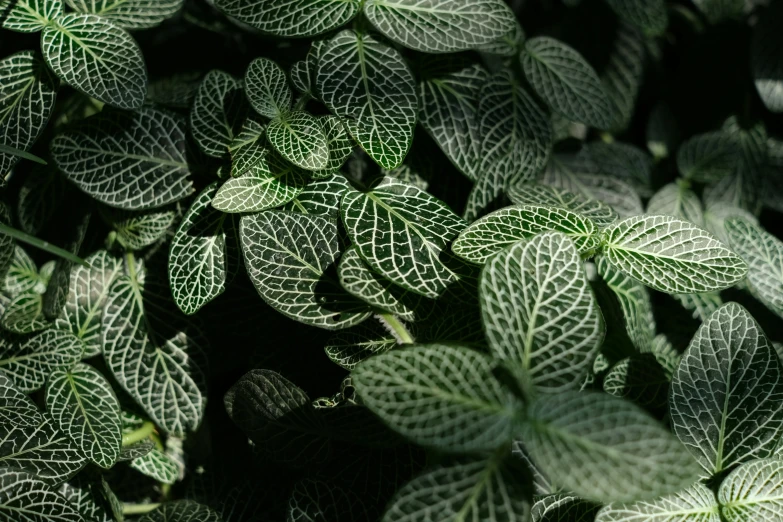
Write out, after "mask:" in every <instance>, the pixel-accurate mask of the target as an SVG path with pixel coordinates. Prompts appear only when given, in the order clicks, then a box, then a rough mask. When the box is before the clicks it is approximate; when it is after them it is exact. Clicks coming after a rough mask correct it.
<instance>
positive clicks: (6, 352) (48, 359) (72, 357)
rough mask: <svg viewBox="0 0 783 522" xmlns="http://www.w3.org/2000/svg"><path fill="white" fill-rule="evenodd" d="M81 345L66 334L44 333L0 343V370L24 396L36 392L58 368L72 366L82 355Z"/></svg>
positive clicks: (53, 331) (4, 339)
mask: <svg viewBox="0 0 783 522" xmlns="http://www.w3.org/2000/svg"><path fill="white" fill-rule="evenodd" d="M83 349H84V348H83V345H82V342H81V341H80V340H79V339H78V338H76V337H75V336H73V335H72V334H70V333H68V332H61V331H58V330H46V331H44V332H41V333H39V334H37V335H34V336H32V337H30V338H23V339H19V338H12V337H8V336H5V337H3V338H2V339H1V340H0V353H1V354H2V355H0V357H2V358H0V370H2V371H3V372H5V374H6V375H7V376H8V377H10V378H11V380H13V381H14V384H16V387H17V388H19V390H20V391H22V392H24V393H29V392H32V391H35V390H37V389H38V388H40V387H41V386H43V384H44V383H45V382H46V378H47V377H48V376H49V374H51V373H52V372H53V371H54V370H56V369H58V368H63V369H68V368H71V367H73V365H74V364H76V363H77V362H78V361H79V359H80V358H81V356H82V351H83Z"/></svg>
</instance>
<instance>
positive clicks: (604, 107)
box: [521, 36, 615, 129]
mask: <svg viewBox="0 0 783 522" xmlns="http://www.w3.org/2000/svg"><path fill="white" fill-rule="evenodd" d="M521 60H522V68H523V69H524V71H525V76H526V78H527V79H528V81H529V82H530V85H531V86H532V87H533V90H534V91H536V94H538V95H539V96H541V97H542V98H543V99H544V100H545V101H546V103H547V104H548V105H549V107H550V108H551V109H552V110H553V111H555V112H558V113H559V114H562V115H563V116H564V117H566V118H568V119H569V120H574V121H578V122H581V123H585V124H587V125H590V126H592V127H597V128H599V129H606V128H608V127H609V126H611V124H612V120H613V119H614V109H615V108H614V105H613V104H612V102H611V100H610V99H609V96H608V95H607V94H606V91H605V90H604V87H603V85H602V84H601V80H600V79H599V78H598V75H597V74H596V72H595V70H594V69H593V68H592V67H591V66H590V64H589V63H587V61H586V60H585V59H584V58H583V57H582V55H581V54H579V53H578V52H577V51H576V50H574V49H573V48H571V47H569V46H568V45H566V44H564V43H563V42H560V41H558V40H555V39H554V38H549V37H546V36H539V37H536V38H531V39H530V40H528V41H527V42H525V49H524V51H523V52H522V54H521Z"/></svg>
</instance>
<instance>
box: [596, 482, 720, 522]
mask: <svg viewBox="0 0 783 522" xmlns="http://www.w3.org/2000/svg"><path fill="white" fill-rule="evenodd" d="M595 521H596V522H642V521H644V522H720V521H721V518H720V515H719V514H718V503H717V501H716V500H715V493H713V492H712V491H710V490H709V489H708V488H707V487H706V486H704V485H702V484H700V483H696V484H693V485H691V486H689V487H688V488H686V489H683V490H682V491H679V492H677V493H673V494H671V495H666V496H664V497H661V498H657V499H655V500H648V501H645V502H633V503H625V504H610V505H608V506H606V507H604V508H603V509H602V510H601V511H599V512H598V516H597V517H596V519H595Z"/></svg>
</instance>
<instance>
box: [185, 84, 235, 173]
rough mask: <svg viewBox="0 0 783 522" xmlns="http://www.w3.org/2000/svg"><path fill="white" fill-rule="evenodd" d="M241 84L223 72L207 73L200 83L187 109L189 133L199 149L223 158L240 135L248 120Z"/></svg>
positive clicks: (209, 154)
mask: <svg viewBox="0 0 783 522" xmlns="http://www.w3.org/2000/svg"><path fill="white" fill-rule="evenodd" d="M247 103H248V102H247V98H246V97H245V92H244V90H243V89H242V81H241V80H238V79H236V78H234V77H233V76H231V75H230V74H227V73H224V72H223V71H218V70H215V71H210V72H209V73H207V75H206V76H205V77H204V79H203V80H202V81H201V85H199V88H198V92H197V93H196V98H195V100H193V106H192V107H191V109H190V131H191V132H192V133H193V137H194V138H195V140H196V143H198V146H199V148H200V149H201V150H202V151H203V152H204V154H207V155H208V156H212V157H215V158H220V157H222V156H223V155H224V154H225V153H226V152H228V149H229V147H231V146H232V144H233V142H234V138H235V137H237V136H238V135H239V134H240V132H241V131H242V126H243V124H244V123H245V117H246V116H247V109H248V107H247Z"/></svg>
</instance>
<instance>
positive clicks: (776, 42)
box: [750, 4, 783, 113]
mask: <svg viewBox="0 0 783 522" xmlns="http://www.w3.org/2000/svg"><path fill="white" fill-rule="evenodd" d="M781 15H783V10H781V8H780V6H776V5H774V4H773V5H771V6H769V7H768V8H767V9H766V11H762V14H761V16H760V17H759V20H758V23H757V24H756V27H755V28H754V29H753V40H752V44H751V55H750V63H751V67H752V68H753V80H754V81H755V84H756V90H757V91H758V93H759V96H761V101H763V102H764V105H765V106H766V107H767V109H769V110H770V111H772V112H776V113H780V112H783V38H781V35H780V32H779V31H778V30H777V27H776V24H775V20H776V19H779V18H780V17H781Z"/></svg>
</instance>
